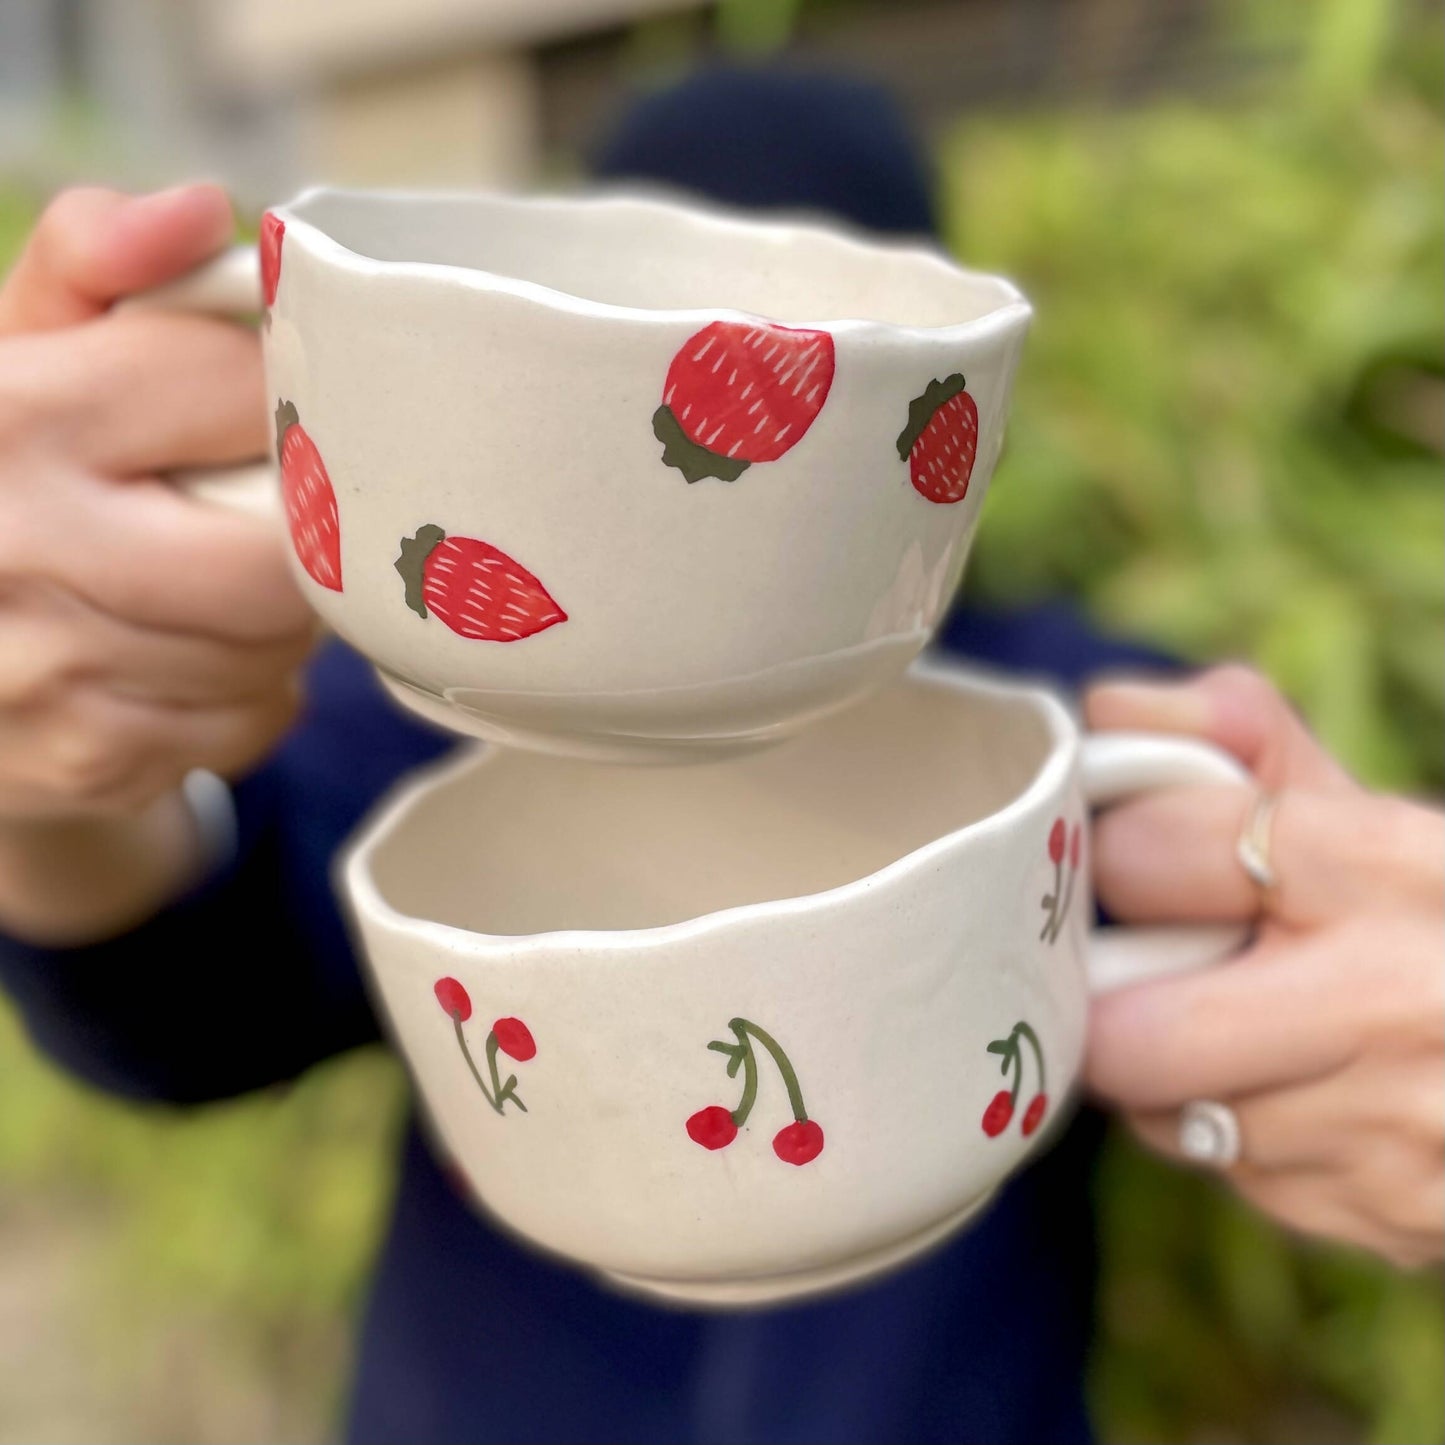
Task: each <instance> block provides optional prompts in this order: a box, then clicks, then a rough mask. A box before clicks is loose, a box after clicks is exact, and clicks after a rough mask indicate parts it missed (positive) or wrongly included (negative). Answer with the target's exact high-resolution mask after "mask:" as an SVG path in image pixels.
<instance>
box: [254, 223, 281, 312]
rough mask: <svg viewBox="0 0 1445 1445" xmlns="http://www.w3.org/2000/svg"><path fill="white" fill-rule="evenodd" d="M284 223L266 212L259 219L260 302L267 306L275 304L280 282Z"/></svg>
mask: <svg viewBox="0 0 1445 1445" xmlns="http://www.w3.org/2000/svg"><path fill="white" fill-rule="evenodd" d="M285 234H286V222H285V221H283V220H282V219H281V217H280V216H276V215H273V214H272V213H271V212H270V211H267V212H266V214H265V215H264V216H262V217H261V244H260V248H259V249H260V252H261V300H262V301H264V302H265V304H266V305H267V306H274V305H275V304H276V286H277V283H278V282H279V281H280V280H281V238H282V237H283V236H284V235H285Z"/></svg>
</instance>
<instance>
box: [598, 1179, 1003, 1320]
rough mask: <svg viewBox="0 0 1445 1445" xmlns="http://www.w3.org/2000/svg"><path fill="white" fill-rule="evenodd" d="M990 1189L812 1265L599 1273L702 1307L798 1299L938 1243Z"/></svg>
mask: <svg viewBox="0 0 1445 1445" xmlns="http://www.w3.org/2000/svg"><path fill="white" fill-rule="evenodd" d="M996 1192H997V1186H994V1188H992V1189H988V1190H985V1191H984V1193H982V1194H980V1195H979V1196H978V1197H977V1198H975V1199H972V1200H970V1201H969V1202H968V1203H967V1204H965V1205H964V1206H963V1208H962V1209H959V1210H957V1211H955V1212H954V1213H953V1214H949V1215H946V1216H945V1217H944V1218H943V1219H940V1220H938V1221H936V1222H935V1223H933V1224H929V1225H926V1226H925V1227H924V1228H923V1229H920V1230H919V1231H918V1232H917V1233H915V1234H910V1235H909V1236H908V1237H907V1238H905V1239H900V1240H895V1241H894V1242H893V1243H892V1244H886V1245H884V1246H882V1247H881V1248H880V1249H875V1250H870V1251H869V1252H868V1253H867V1254H860V1255H854V1256H853V1257H852V1258H851V1259H845V1260H841V1261H840V1262H839V1263H837V1264H829V1265H822V1266H820V1267H819V1268H816V1269H801V1270H793V1271H789V1272H787V1273H784V1274H768V1275H752V1276H748V1277H745V1278H741V1279H659V1278H655V1277H653V1276H649V1275H640V1274H626V1273H623V1272H622V1271H620V1270H610V1269H609V1270H603V1271H601V1275H602V1278H603V1279H604V1280H606V1281H607V1283H609V1284H611V1285H614V1286H616V1287H617V1288H618V1289H620V1290H624V1291H625V1292H627V1293H628V1294H640V1295H646V1296H648V1297H649V1298H652V1299H656V1300H666V1301H671V1302H672V1303H674V1304H681V1305H691V1306H694V1307H701V1308H703V1309H716V1310H728V1309H749V1308H752V1307H755V1306H757V1305H769V1304H780V1303H782V1302H783V1301H785V1300H786V1301H790V1302H791V1301H794V1300H802V1299H806V1298H809V1297H812V1296H815V1295H820V1294H829V1293H831V1292H832V1291H834V1290H840V1289H844V1288H846V1287H848V1286H849V1285H854V1284H859V1283H861V1282H862V1281H863V1280H865V1279H868V1278H869V1277H870V1276H872V1275H876V1274H882V1273H885V1272H886V1271H888V1270H890V1269H895V1268H897V1267H898V1266H899V1265H901V1264H905V1263H907V1262H908V1261H909V1260H911V1259H912V1258H913V1257H914V1256H915V1255H918V1254H922V1253H923V1252H924V1251H925V1250H928V1249H931V1248H933V1247H934V1246H935V1245H939V1244H942V1243H943V1241H944V1240H946V1239H947V1238H948V1237H949V1236H950V1235H951V1234H953V1233H954V1232H955V1231H956V1230H959V1229H961V1228H962V1227H963V1226H964V1225H965V1224H967V1223H968V1221H969V1220H970V1219H972V1218H973V1217H974V1215H976V1214H978V1213H979V1211H980V1210H982V1209H983V1208H984V1206H985V1205H987V1204H988V1202H989V1201H990V1200H991V1199H992V1198H993V1196H994V1194H995V1193H996Z"/></svg>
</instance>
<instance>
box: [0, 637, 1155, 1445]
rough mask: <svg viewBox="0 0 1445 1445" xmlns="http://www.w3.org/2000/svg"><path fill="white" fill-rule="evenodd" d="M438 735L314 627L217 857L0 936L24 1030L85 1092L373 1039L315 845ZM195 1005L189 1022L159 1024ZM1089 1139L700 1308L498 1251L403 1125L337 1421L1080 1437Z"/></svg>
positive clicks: (701, 1437)
mask: <svg viewBox="0 0 1445 1445" xmlns="http://www.w3.org/2000/svg"><path fill="white" fill-rule="evenodd" d="M942 642H943V648H944V650H946V651H950V652H954V653H960V654H964V655H967V656H969V657H972V658H974V659H976V660H978V661H980V662H983V663H985V664H988V665H990V666H1001V667H1008V668H1011V669H1013V670H1016V671H1023V672H1027V673H1031V674H1034V675H1038V676H1046V677H1051V678H1053V679H1055V680H1056V681H1058V682H1060V683H1062V684H1064V685H1071V684H1073V683H1075V682H1077V681H1078V680H1079V679H1080V678H1081V677H1083V676H1084V675H1086V674H1088V673H1089V672H1092V671H1094V670H1097V669H1099V668H1101V667H1111V666H1118V665H1122V664H1128V663H1146V664H1147V663H1152V662H1154V661H1155V659H1154V658H1152V657H1151V656H1149V655H1147V654H1143V653H1140V652H1137V651H1135V650H1132V649H1125V648H1121V647H1115V646H1109V645H1107V644H1104V643H1102V642H1100V641H1099V640H1098V639H1096V638H1094V637H1092V636H1091V635H1090V634H1089V633H1088V632H1087V631H1086V630H1085V629H1084V628H1083V627H1082V626H1081V625H1080V624H1079V623H1078V621H1077V620H1076V619H1075V618H1074V616H1073V614H1072V613H1071V612H1069V611H1068V610H1066V609H1062V608H1055V609H1046V610H1044V611H1038V612H1030V613H1025V614H1022V615H1018V616H1013V617H1008V618H1004V617H993V618H989V617H983V616H979V615H976V614H963V615H960V616H958V617H956V618H955V619H954V620H953V622H952V623H951V624H950V626H949V627H948V629H947V631H946V634H945V636H944V638H943V639H942ZM450 745H451V740H450V739H449V738H447V737H443V736H440V735H438V734H436V733H434V732H432V731H430V730H429V729H426V728H425V727H423V726H422V725H420V724H419V723H417V722H415V721H413V720H412V719H411V718H409V717H408V716H405V715H403V714H402V713H401V712H399V711H398V710H396V709H395V708H394V707H392V706H391V705H390V704H389V703H388V702H386V700H385V699H384V698H383V697H382V695H381V693H380V692H379V690H378V687H377V685H376V683H375V682H374V681H373V679H372V677H371V674H370V671H369V669H368V668H367V667H366V666H365V665H364V664H363V663H362V662H361V661H360V660H359V659H358V658H357V657H356V656H355V655H354V654H353V653H351V652H350V651H348V650H347V649H345V648H344V647H342V646H340V645H339V644H333V645H331V646H329V647H327V648H326V649H325V650H324V651H323V652H322V653H321V654H320V655H319V656H318V658H317V660H316V662H315V665H314V667H313V670H312V677H311V690H310V704H309V707H308V710H307V713H306V716H305V718H304V719H303V721H302V722H301V723H300V725H299V726H298V727H297V728H296V729H295V731H294V732H293V733H292V734H291V735H290V737H289V738H288V739H287V741H286V742H285V744H284V746H283V747H282V748H281V749H280V751H279V752H278V753H277V754H276V755H275V756H274V757H273V758H272V759H271V760H270V762H268V763H267V764H266V765H265V766H264V767H262V768H261V769H260V770H258V771H257V772H256V773H255V774H253V775H252V776H251V777H249V778H247V779H245V780H244V781H242V782H241V783H240V784H239V785H238V786H237V788H236V790H235V791H236V802H237V809H238V813H239V820H240V849H239V855H238V857H237V858H236V860H235V862H234V863H233V864H232V865H231V866H230V867H228V868H227V869H226V870H225V871H224V872H223V873H221V874H220V875H219V876H216V877H214V878H212V879H210V880H209V881H208V882H207V883H206V884H205V885H204V886H203V887H201V888H200V889H198V890H197V891H196V892H195V893H193V894H192V895H191V896H190V897H188V898H187V899H185V900H183V901H182V902H180V903H178V904H177V905H176V906H174V907H172V908H170V909H168V910H167V911H166V912H165V913H164V914H162V915H161V916H160V917H158V918H156V919H154V920H153V921H152V922H150V923H147V924H146V925H145V926H143V927H141V928H138V929H136V930H135V931H134V932H132V933H130V934H128V935H127V936H125V937H122V938H118V939H115V940H112V941H109V942H105V943H101V944H97V945H94V946H91V947H85V948H77V949H68V950H59V951H50V950H41V949H34V948H27V947H23V946H21V945H19V944H16V943H14V942H10V943H5V944H3V946H0V982H3V984H4V986H5V987H6V988H7V989H8V990H9V992H10V994H11V996H12V997H13V999H14V1000H15V1002H16V1003H17V1004H18V1006H19V1008H20V1010H21V1012H22V1014H23V1016H24V1019H25V1022H26V1024H27V1026H28V1028H29V1031H30V1034H31V1037H32V1038H33V1039H34V1040H35V1042H36V1043H37V1044H38V1045H39V1046H40V1047H41V1048H42V1049H44V1050H45V1051H46V1052H47V1053H49V1054H50V1055H51V1056H52V1057H53V1058H55V1059H56V1060H57V1061H58V1062H60V1063H61V1064H62V1065H64V1066H65V1067H67V1068H68V1069H70V1070H72V1071H74V1072H75V1073H76V1074H78V1075H79V1076H80V1077H82V1078H83V1079H87V1080H89V1081H91V1082H92V1083H93V1084H95V1085H96V1086H97V1087H99V1088H101V1089H105V1090H108V1091H111V1092H114V1093H119V1094H123V1095H126V1096H129V1097H132V1098H135V1099H140V1100H164V1101H170V1102H174V1103H199V1102H201V1101H204V1100H210V1099H220V1098H225V1097H228V1096H231V1095H235V1094H238V1093H242V1092H245V1091H247V1090H251V1089H258V1088H263V1087H266V1086H267V1085H272V1084H276V1083H278V1082H280V1081H283V1080H287V1079H291V1078H293V1077H295V1076H296V1075H297V1074H298V1073H300V1072H301V1071H302V1070H304V1069H306V1068H308V1067H309V1066H310V1065H312V1064H314V1063H316V1062H318V1061H320V1060H322V1059H325V1058H328V1057H330V1056H332V1055H334V1054H337V1053H339V1052H341V1051H343V1050H346V1049H350V1048H354V1047H356V1046H358V1045H361V1044H368V1043H372V1042H374V1041H376V1040H377V1039H378V1038H379V1032H378V1028H377V1022H376V1019H375V1018H374V1017H373V1015H372V1012H371V1009H370V1006H369V1003H368V1000H367V996H366V993H365V991H364V989H363V985H362V983H361V979H360V975H359V972H358V967H357V961H356V959H355V957H354V956H353V954H352V951H351V947H350V944H349V941H348V937H347V933H346V930H345V927H344V924H343V921H342V918H341V915H340V912H339V910H338V906H337V903H336V900H335V898H334V896H333V893H332V890H331V885H330V871H329V870H330V863H331V860H332V857H333V855H334V854H335V852H336V850H337V847H338V845H339V844H340V843H341V841H342V839H343V838H344V837H345V836H346V835H347V834H348V833H349V832H350V831H351V829H352V828H353V827H354V826H355V824H356V823H357V822H358V820H359V819H360V818H361V816H362V814H363V813H364V812H365V811H366V809H367V807H368V806H369V805H370V804H371V803H372V802H373V801H374V800H375V799H376V797H377V796H378V795H379V794H380V793H381V792H383V791H384V790H385V789H386V788H387V787H389V786H390V785H391V783H392V782H393V781H395V779H396V778H397V777H398V776H399V775H400V774H402V773H404V772H406V771H407V770H408V769H409V768H411V767H413V766H415V765H416V764H418V763H422V762H425V761H427V760H429V759H431V758H434V757H436V756H437V755H438V754H439V753H441V752H442V751H443V750H444V749H446V748H447V747H448V746H450ZM197 959H204V960H205V963H206V966H205V967H204V968H201V969H198V968H196V966H195V963H196V960H197ZM198 991H199V996H198ZM198 1009H199V1010H200V1011H201V1012H202V1013H203V1014H204V1015H205V1016H206V1017H208V1018H209V1019H210V1020H211V1021H212V1024H211V1027H209V1028H207V1029H205V1030H195V1029H193V1028H190V1027H187V1026H184V1019H194V1018H195V1016H196V1012H197V1010H198ZM182 1015H184V1018H183V1017H182ZM1097 1135H1098V1123H1097V1120H1095V1119H1094V1118H1093V1116H1092V1115H1089V1114H1087V1113H1086V1114H1083V1115H1081V1116H1079V1118H1078V1119H1077V1120H1076V1121H1075V1124H1074V1126H1073V1127H1072V1128H1071V1129H1070V1130H1069V1131H1068V1132H1067V1133H1066V1134H1065V1135H1064V1136H1063V1138H1062V1139H1061V1140H1060V1141H1059V1143H1058V1144H1056V1145H1055V1146H1054V1148H1053V1149H1052V1150H1050V1151H1049V1153H1048V1154H1047V1155H1045V1156H1044V1157H1043V1158H1042V1159H1040V1160H1039V1161H1038V1162H1037V1163H1036V1164H1035V1165H1034V1166H1033V1167H1032V1168H1030V1169H1029V1170H1028V1171H1026V1172H1025V1173H1024V1174H1022V1175H1021V1176H1019V1177H1018V1178H1017V1179H1016V1180H1015V1181H1014V1182H1013V1183H1012V1184H1010V1185H1009V1186H1008V1187H1007V1188H1006V1189H1005V1190H1004V1191H1002V1193H1001V1194H1000V1196H999V1198H998V1199H997V1200H996V1202H995V1203H994V1205H993V1206H992V1208H990V1209H989V1210H988V1212H987V1213H986V1215H985V1216H984V1217H983V1219H982V1220H981V1221H980V1222H979V1223H977V1224H976V1225H975V1226H974V1227H973V1228H972V1229H971V1230H969V1231H968V1232H967V1233H965V1234H963V1235H962V1236H960V1237H959V1238H957V1239H956V1240H954V1241H952V1242H951V1243H949V1244H947V1245H946V1246H944V1247H943V1248H942V1249H940V1250H938V1251H937V1252H935V1253H933V1254H932V1255H930V1256H928V1257H927V1258H925V1259H923V1260H921V1261H919V1262H917V1263H915V1264H913V1265H912V1266H910V1267H908V1268H906V1269H904V1270H902V1271H901V1272H899V1273H897V1274H895V1275H893V1276H892V1277H890V1278H887V1279H885V1280H883V1281H882V1282H881V1283H873V1284H871V1285H868V1286H865V1287H863V1288H860V1289H858V1290H856V1291H855V1292H853V1293H850V1294H844V1295H841V1296H835V1297H833V1298H829V1299H826V1300H824V1301H823V1302H820V1303H811V1304H809V1303H805V1304H802V1305H796V1306H791V1307H784V1308H779V1309H775V1310H771V1311H760V1312H754V1313H744V1314H737V1315H709V1314H697V1313H689V1312H686V1311H681V1310H675V1309H665V1308H654V1307H651V1306H649V1305H646V1304H640V1303H637V1302H635V1301H633V1300H630V1299H625V1298H622V1297H620V1296H617V1295H614V1294H611V1293H608V1292H607V1291H605V1290H604V1289H602V1288H600V1287H599V1286H597V1285H595V1284H594V1283H593V1282H592V1281H591V1280H590V1279H589V1278H588V1277H587V1276H585V1275H584V1274H582V1273H580V1272H577V1271H574V1270H572V1269H569V1268H567V1267H566V1266H564V1265H561V1264H558V1263H555V1262H553V1261H550V1260H546V1259H543V1258H540V1257H538V1256H536V1255H534V1254H532V1253H531V1252H529V1251H527V1250H526V1249H525V1248H523V1247H520V1246H519V1245H517V1244H516V1243H514V1242H513V1241H512V1240H511V1239H510V1238H508V1237H506V1236H504V1235H503V1234H501V1233H499V1232H497V1231H495V1230H493V1229H492V1228H490V1227H489V1226H488V1225H487V1224H486V1223H485V1222H483V1221H482V1220H481V1219H479V1218H478V1217H477V1216H476V1215H475V1214H474V1213H472V1212H471V1210H470V1209H469V1208H468V1206H467V1205H465V1204H464V1203H463V1202H462V1201H461V1199H460V1198H459V1197H458V1196H457V1195H456V1194H455V1193H454V1192H453V1190H452V1188H451V1186H450V1185H449V1184H448V1183H447V1181H446V1179H445V1177H444V1176H443V1174H442V1173H441V1172H440V1170H439V1169H438V1167H437V1164H436V1162H435V1161H434V1159H433V1158H432V1157H431V1155H430V1153H429V1152H428V1149H427V1147H426V1145H425V1144H424V1143H423V1142H422V1139H421V1137H420V1135H419V1134H418V1133H417V1132H416V1131H415V1129H408V1130H407V1133H406V1137H405V1139H404V1142H403V1143H402V1146H401V1149H400V1157H399V1160H398V1168H399V1170H400V1180H399V1186H398V1191H397V1196H396V1205H395V1213H394V1217H393V1219H392V1221H391V1226H390V1228H389V1229H388V1231H387V1234H386V1239H385V1243H384V1244H383V1246H382V1250H381V1255H380V1259H379V1260H378V1262H377V1268H376V1276H375V1281H374V1284H373V1286H372V1289H371V1295H370V1300H369V1302H368V1305H367V1308H366V1311H365V1318H364V1321H363V1324H362V1330H361V1340H360V1346H359V1356H358V1361H357V1367H356V1379H355V1389H354V1396H353V1401H352V1408H351V1414H350V1424H349V1431H348V1437H349V1439H351V1440H353V1441H357V1442H388V1445H428V1442H435V1445H463V1442H467V1445H481V1442H496V1445H528V1442H536V1445H540V1442H559V1445H584V1442H592V1441H618V1442H628V1445H644V1442H653V1441H655V1442H659V1445H686V1442H693V1441H696V1442H708V1445H751V1442H765V1441H766V1442H774V1441H776V1442H784V1441H786V1442H799V1445H802V1442H808V1445H825V1442H826V1445H845V1442H846V1445H854V1442H857V1445H862V1442H876V1445H925V1442H934V1441H936V1442H946V1445H960V1442H965V1441H967V1442H971V1445H972V1442H991V1441H1019V1442H1029V1445H1040V1442H1067V1441H1078V1440H1084V1439H1086V1438H1087V1435H1088V1430H1087V1425H1086V1421H1085V1414H1084V1407H1083V1399H1082V1389H1081V1379H1082V1370H1083V1362H1084V1355H1085V1350H1086V1346H1087V1341H1088V1336H1089V1327H1090V1315H1091V1297H1092V1287H1093V1247H1092V1229H1093V1224H1092V1218H1091V1215H1090V1210H1089V1201H1088V1177H1089V1170H1090V1166H1091V1162H1092V1159H1093V1156H1094V1153H1095V1149H1096V1145H1097ZM502 1320H505V1321H506V1326H507V1327H506V1328H505V1329H498V1328H497V1324H498V1321H502Z"/></svg>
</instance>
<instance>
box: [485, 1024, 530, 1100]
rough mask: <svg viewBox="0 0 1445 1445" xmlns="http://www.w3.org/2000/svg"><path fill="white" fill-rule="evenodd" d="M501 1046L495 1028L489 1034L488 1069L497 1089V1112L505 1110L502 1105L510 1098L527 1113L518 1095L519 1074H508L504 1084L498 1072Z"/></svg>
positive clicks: (493, 1085)
mask: <svg viewBox="0 0 1445 1445" xmlns="http://www.w3.org/2000/svg"><path fill="white" fill-rule="evenodd" d="M499 1047H500V1044H499V1042H498V1039H497V1031H496V1029H493V1030H492V1031H491V1033H489V1034H488V1035H487V1069H488V1070H489V1072H490V1073H491V1075H492V1088H493V1089H495V1090H496V1091H497V1102H496V1106H495V1107H496V1110H497V1113H499V1114H500V1113H502V1112H503V1111H502V1105H503V1104H505V1103H506V1102H507V1100H508V1099H510V1100H511V1101H512V1102H513V1103H514V1104H515V1105H516V1106H517V1107H518V1108H519V1109H520V1110H521V1111H522V1112H523V1113H524V1114H525V1113H526V1112H527V1106H526V1105H525V1104H524V1103H523V1102H522V1101H521V1100H520V1099H519V1098H518V1097H517V1076H516V1075H515V1074H509V1075H508V1076H507V1082H506V1083H505V1084H504V1083H503V1082H502V1079H501V1075H500V1074H498V1072H497V1049H498V1048H499Z"/></svg>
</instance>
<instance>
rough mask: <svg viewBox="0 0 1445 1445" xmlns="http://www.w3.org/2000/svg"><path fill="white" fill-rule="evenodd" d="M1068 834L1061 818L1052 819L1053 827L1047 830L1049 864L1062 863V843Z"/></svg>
mask: <svg viewBox="0 0 1445 1445" xmlns="http://www.w3.org/2000/svg"><path fill="white" fill-rule="evenodd" d="M1067 833H1068V827H1067V826H1066V825H1065V823H1064V820H1063V819H1062V818H1055V819H1054V826H1053V827H1052V828H1050V829H1049V862H1050V863H1062V862H1063V861H1064V841H1065V836H1066V834H1067Z"/></svg>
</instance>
